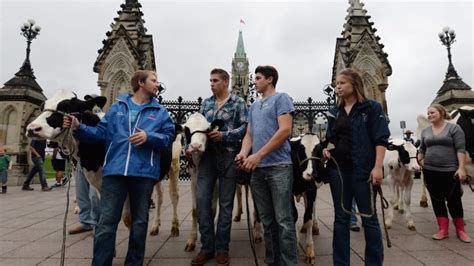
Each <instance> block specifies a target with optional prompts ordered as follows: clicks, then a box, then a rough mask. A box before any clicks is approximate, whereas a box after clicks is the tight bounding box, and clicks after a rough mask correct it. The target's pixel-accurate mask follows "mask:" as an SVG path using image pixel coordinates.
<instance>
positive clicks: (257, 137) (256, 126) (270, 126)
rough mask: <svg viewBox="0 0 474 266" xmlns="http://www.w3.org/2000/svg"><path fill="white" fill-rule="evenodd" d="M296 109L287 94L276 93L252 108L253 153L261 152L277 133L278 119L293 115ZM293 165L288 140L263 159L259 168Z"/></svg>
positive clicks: (250, 114) (259, 101)
mask: <svg viewBox="0 0 474 266" xmlns="http://www.w3.org/2000/svg"><path fill="white" fill-rule="evenodd" d="M294 111H295V107H294V106H293V101H291V99H290V96H288V94H286V93H276V94H274V95H272V96H270V97H268V98H266V99H260V100H257V101H256V102H254V103H253V104H252V105H251V106H250V110H249V123H250V132H251V134H252V151H253V152H254V153H255V152H257V151H258V150H260V149H261V148H262V147H263V146H265V144H267V142H268V141H270V139H271V138H272V137H273V135H274V134H275V133H276V132H277V130H278V128H279V126H278V117H279V116H280V115H283V114H285V113H293V112H294ZM284 164H291V147H290V141H289V140H287V141H285V142H284V143H283V145H281V146H280V147H279V148H277V149H275V150H274V151H272V152H271V153H270V154H268V155H267V156H265V158H263V159H262V161H261V162H260V164H259V165H258V166H257V167H268V166H275V165H284Z"/></svg>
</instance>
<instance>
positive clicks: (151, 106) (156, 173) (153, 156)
mask: <svg viewBox="0 0 474 266" xmlns="http://www.w3.org/2000/svg"><path fill="white" fill-rule="evenodd" d="M130 97H131V95H121V96H120V97H119V98H118V101H117V102H116V103H114V104H113V105H112V106H111V107H110V109H109V111H108V112H107V113H106V114H105V116H104V117H103V118H102V120H101V121H100V122H99V124H97V126H95V127H90V126H86V125H84V124H81V126H80V127H79V129H78V130H76V132H75V133H74V135H75V136H76V137H77V138H78V139H79V141H84V142H87V143H96V142H101V141H105V147H106V151H107V152H106V154H105V159H104V168H103V176H108V175H120V176H134V177H146V178H151V179H155V180H158V179H159V177H160V151H161V150H162V149H164V148H165V147H166V146H168V145H170V144H171V143H172V141H173V138H174V134H175V130H174V124H173V121H172V120H171V118H170V116H169V114H168V111H167V110H166V109H165V108H163V107H162V106H161V105H160V104H159V103H158V101H157V100H156V99H154V98H153V99H151V101H150V102H149V103H147V104H146V105H145V106H144V107H143V109H142V110H141V111H140V112H139V113H138V115H137V120H136V125H135V127H134V128H132V127H131V123H130V113H129V107H128V103H127V102H128V98H130ZM136 128H140V129H142V130H144V131H145V132H146V134H147V140H146V142H145V143H144V144H142V145H140V146H135V145H133V144H132V143H131V142H130V141H129V140H128V137H129V136H131V135H133V134H134V133H135V132H136Z"/></svg>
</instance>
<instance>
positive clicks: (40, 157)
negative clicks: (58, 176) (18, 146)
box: [21, 139, 51, 192]
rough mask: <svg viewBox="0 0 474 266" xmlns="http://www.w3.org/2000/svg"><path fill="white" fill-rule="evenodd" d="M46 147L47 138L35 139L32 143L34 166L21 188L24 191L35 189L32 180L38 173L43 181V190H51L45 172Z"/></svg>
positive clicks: (41, 181) (31, 151)
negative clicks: (31, 185)
mask: <svg viewBox="0 0 474 266" xmlns="http://www.w3.org/2000/svg"><path fill="white" fill-rule="evenodd" d="M45 149H46V140H45V139H44V140H37V139H33V140H32V141H31V143H30V153H31V160H32V161H33V168H31V171H30V173H29V174H28V177H27V178H26V180H25V182H24V183H23V187H22V188H21V190H24V191H31V190H33V188H32V187H30V184H31V181H32V180H33V177H34V176H35V174H36V173H38V175H39V180H40V183H41V191H43V192H45V191H51V188H50V187H48V183H47V182H46V177H45V173H44V168H43V164H44V159H45Z"/></svg>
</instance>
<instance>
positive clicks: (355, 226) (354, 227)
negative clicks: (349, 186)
mask: <svg viewBox="0 0 474 266" xmlns="http://www.w3.org/2000/svg"><path fill="white" fill-rule="evenodd" d="M356 212H357V205H356V202H355V200H353V201H352V214H351V225H350V229H351V231H354V232H359V231H360V226H359V225H358V224H357V222H358V221H359V220H358V219H357V216H356Z"/></svg>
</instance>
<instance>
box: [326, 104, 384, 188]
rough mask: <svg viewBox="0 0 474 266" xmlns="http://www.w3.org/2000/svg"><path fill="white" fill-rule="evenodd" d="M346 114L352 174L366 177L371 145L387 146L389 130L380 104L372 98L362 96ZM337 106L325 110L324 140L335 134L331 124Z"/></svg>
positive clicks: (370, 163)
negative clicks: (350, 112) (349, 137)
mask: <svg viewBox="0 0 474 266" xmlns="http://www.w3.org/2000/svg"><path fill="white" fill-rule="evenodd" d="M354 108H356V109H354V111H353V112H352V114H351V115H350V117H349V119H350V123H351V133H352V136H351V144H352V147H351V158H352V165H353V166H352V167H353V168H352V175H353V176H356V177H357V179H364V180H367V179H368V178H369V174H370V172H371V171H372V169H373V168H374V166H375V146H379V145H380V146H385V147H387V146H388V138H389V137H390V130H389V129H388V121H387V118H386V117H385V114H384V112H383V110H382V106H381V105H380V104H379V103H378V102H376V101H373V100H369V99H365V100H364V101H363V102H362V103H359V104H357V105H356V106H355V107H354ZM339 112H340V109H339V108H338V107H336V108H332V109H331V110H329V112H328V129H327V131H326V140H328V141H329V142H331V140H333V139H334V138H335V136H334V127H335V124H336V123H335V122H336V119H337V117H338V116H339Z"/></svg>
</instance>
